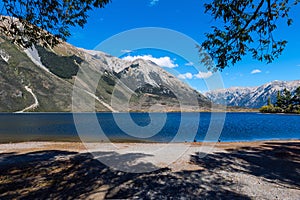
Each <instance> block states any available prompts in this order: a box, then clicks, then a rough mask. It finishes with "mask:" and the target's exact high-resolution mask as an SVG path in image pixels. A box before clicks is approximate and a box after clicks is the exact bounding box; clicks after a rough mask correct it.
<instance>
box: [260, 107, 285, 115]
mask: <svg viewBox="0 0 300 200" xmlns="http://www.w3.org/2000/svg"><path fill="white" fill-rule="evenodd" d="M259 111H260V112H262V113H282V112H283V109H282V108H280V107H276V106H273V105H268V106H263V107H261V108H260V109H259Z"/></svg>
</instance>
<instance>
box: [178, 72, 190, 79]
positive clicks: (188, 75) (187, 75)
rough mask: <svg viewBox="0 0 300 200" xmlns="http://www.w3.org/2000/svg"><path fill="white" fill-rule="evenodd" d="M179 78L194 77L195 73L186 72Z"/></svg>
mask: <svg viewBox="0 0 300 200" xmlns="http://www.w3.org/2000/svg"><path fill="white" fill-rule="evenodd" d="M178 78H180V79H192V78H193V74H191V73H189V72H188V73H185V74H179V75H178Z"/></svg>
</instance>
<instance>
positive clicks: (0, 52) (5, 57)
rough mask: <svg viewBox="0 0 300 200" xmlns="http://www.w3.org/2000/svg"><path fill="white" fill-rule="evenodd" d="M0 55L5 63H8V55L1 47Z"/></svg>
mask: <svg viewBox="0 0 300 200" xmlns="http://www.w3.org/2000/svg"><path fill="white" fill-rule="evenodd" d="M0 56H1V58H2V59H3V60H4V61H5V62H6V63H8V61H9V59H10V55H9V54H8V53H6V52H5V51H4V50H3V49H0Z"/></svg>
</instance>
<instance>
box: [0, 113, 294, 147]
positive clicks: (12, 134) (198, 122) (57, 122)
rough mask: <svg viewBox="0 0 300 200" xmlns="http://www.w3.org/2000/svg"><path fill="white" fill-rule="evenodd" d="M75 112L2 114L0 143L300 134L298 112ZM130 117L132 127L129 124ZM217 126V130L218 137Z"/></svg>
mask: <svg viewBox="0 0 300 200" xmlns="http://www.w3.org/2000/svg"><path fill="white" fill-rule="evenodd" d="M76 116H77V117H75V119H76V125H75V122H74V118H73V114H71V113H52V114H49V113H31V114H6V113H2V114H0V142H16V141H32V140H38V141H49V140H50V141H79V138H81V139H83V140H85V141H106V140H107V138H108V139H109V140H112V141H136V142H138V141H146V142H170V141H174V142H185V141H188V142H189V141H193V140H194V139H196V140H197V141H203V140H204V138H206V141H215V140H217V139H220V140H221V141H224V142H225V141H256V140H284V139H300V115H282V114H260V113H227V114H226V116H225V114H223V113H214V114H213V118H212V114H211V113H185V114H182V113H167V114H162V113H154V114H153V115H152V118H151V117H150V116H149V114H147V113H131V114H130V118H128V115H127V114H124V113H118V114H112V113H97V115H94V114H76ZM224 116H225V121H224V126H222V125H223V124H222V119H223V117H224ZM116 118H117V119H118V123H116ZM131 120H132V121H131ZM132 122H134V125H135V126H131V125H130V124H132ZM210 124H211V125H210ZM150 125H151V126H152V127H151V126H150ZM149 126H150V127H149ZM220 126H221V127H220ZM136 127H138V128H136ZM147 127H148V129H147ZM208 130H210V131H209V133H208ZM218 130H221V132H220V137H219V131H218ZM106 137H107V138H106Z"/></svg>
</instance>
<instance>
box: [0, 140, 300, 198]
mask: <svg viewBox="0 0 300 200" xmlns="http://www.w3.org/2000/svg"><path fill="white" fill-rule="evenodd" d="M299 148H300V143H284V144H280V145H278V144H277V143H267V144H265V145H263V146H261V147H257V148H251V147H247V148H240V149H236V150H229V153H216V154H211V155H208V156H206V157H205V158H202V159H200V158H199V157H198V156H197V155H192V156H191V162H193V163H194V164H196V165H199V166H201V167H203V169H201V170H193V171H180V172H171V170H170V169H168V168H164V169H160V170H157V171H154V172H149V173H140V174H136V173H124V172H120V171H116V170H114V169H111V168H109V167H107V166H105V165H103V164H101V163H100V162H99V161H98V160H95V159H94V158H93V157H92V156H91V155H90V154H78V153H74V152H67V151H39V152H32V153H27V154H16V153H9V154H4V153H3V154H1V155H0V199H14V198H17V199H47V198H48V199H49V198H50V199H86V198H87V197H92V198H95V197H99V198H100V197H102V198H108V199H109V198H121V199H123V198H130V199H131V198H143V199H168V198H173V199H180V198H186V199H199V198H202V199H233V198H234V199H249V197H247V196H245V195H242V194H239V193H238V189H239V185H238V183H236V182H234V181H230V180H228V179H225V178H224V177H223V176H222V174H221V173H216V172H218V170H219V171H220V170H227V171H230V170H235V171H236V170H237V168H236V165H239V166H240V168H239V169H240V170H241V171H243V172H245V173H248V174H253V175H255V176H261V177H264V178H266V179H267V180H270V181H276V182H277V181H278V182H282V183H286V184H289V185H291V186H293V187H299V181H298V180H299V179H298V178H299V177H300V176H299V173H300V171H299V170H300V168H299V161H300V159H299V155H300V152H299V150H300V149H299ZM111 154H114V155H115V156H119V157H117V159H120V160H122V159H124V156H126V157H127V158H128V156H129V157H130V158H131V159H132V160H135V159H138V158H140V157H143V156H148V155H143V154H128V155H117V154H116V153H115V152H98V153H97V155H99V156H104V157H107V158H109V157H110V155H111ZM123 165H124V166H123V167H128V168H131V167H133V166H132V162H130V163H128V162H124V163H123ZM143 165H145V166H143ZM151 165H152V164H151V163H143V164H139V166H138V167H147V168H149V167H151ZM153 168H155V166H153ZM93 195H94V196H93Z"/></svg>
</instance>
